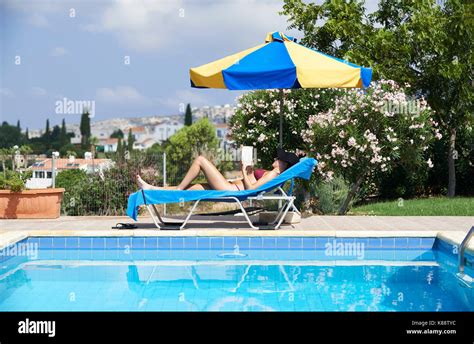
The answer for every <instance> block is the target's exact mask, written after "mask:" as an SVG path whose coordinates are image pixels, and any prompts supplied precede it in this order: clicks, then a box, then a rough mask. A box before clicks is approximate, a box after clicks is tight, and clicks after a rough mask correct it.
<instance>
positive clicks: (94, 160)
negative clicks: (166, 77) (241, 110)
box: [16, 104, 235, 188]
mask: <svg viewBox="0 0 474 344" xmlns="http://www.w3.org/2000/svg"><path fill="white" fill-rule="evenodd" d="M234 111H235V108H234V107H232V106H230V105H229V104H226V105H224V106H204V107H200V108H198V107H193V108H191V112H192V122H193V123H194V122H196V121H199V120H201V119H203V118H207V119H208V120H209V122H210V123H211V125H212V126H213V127H214V128H215V136H216V138H217V140H218V146H219V148H220V149H221V150H222V151H223V152H224V153H227V152H228V151H229V150H230V149H231V147H232V143H233V142H232V141H231V140H230V138H229V137H228V123H229V121H230V118H231V117H232V115H233V114H234ZM184 126H185V114H178V115H170V116H149V117H129V118H112V119H106V120H101V121H91V123H90V137H93V138H96V144H95V145H94V149H95V152H96V153H95V154H92V152H89V151H86V152H84V156H76V155H74V154H71V155H67V156H65V157H59V156H58V157H56V158H55V159H54V162H53V157H52V156H50V155H48V154H32V155H29V156H28V157H27V158H26V159H24V158H22V157H19V158H18V161H17V163H16V165H17V167H19V168H22V169H24V170H30V171H31V172H32V175H31V178H29V179H28V180H27V181H26V186H27V187H28V188H48V187H51V186H52V185H53V184H54V181H53V180H54V179H53V173H52V169H53V168H54V170H55V171H56V174H57V173H59V172H61V171H65V170H75V169H77V170H82V171H84V172H85V173H102V172H103V171H105V170H107V169H108V168H110V167H111V166H113V164H114V161H113V159H110V158H108V157H103V156H98V153H100V152H101V153H116V152H117V150H118V149H119V145H120V142H119V141H121V139H122V138H119V137H114V133H118V132H121V133H123V136H124V138H123V139H124V142H123V143H124V144H125V145H127V143H128V142H127V139H129V138H130V137H131V138H132V139H133V143H132V147H133V148H132V149H133V150H137V151H145V150H147V149H149V148H151V147H152V146H153V145H162V144H163V143H164V142H166V141H168V140H169V139H170V137H171V136H173V135H174V134H176V133H177V132H178V131H179V130H180V129H182V128H183V127H184ZM65 128H66V132H67V134H68V135H69V136H70V144H71V145H73V146H77V147H80V146H81V144H82V143H83V142H84V141H83V137H82V135H81V129H80V124H77V123H72V124H67V125H65ZM44 135H45V130H44V129H40V130H29V132H28V136H29V138H30V139H35V138H38V139H39V138H41V137H44ZM127 147H128V146H127ZM53 163H54V166H53Z"/></svg>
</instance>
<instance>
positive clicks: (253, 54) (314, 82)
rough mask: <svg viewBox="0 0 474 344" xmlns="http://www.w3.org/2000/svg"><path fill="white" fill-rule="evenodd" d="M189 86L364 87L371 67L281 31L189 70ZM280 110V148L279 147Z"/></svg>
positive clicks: (261, 88) (257, 88)
mask: <svg viewBox="0 0 474 344" xmlns="http://www.w3.org/2000/svg"><path fill="white" fill-rule="evenodd" d="M190 78H191V87H197V88H223V89H229V90H264V89H279V90H280V108H281V109H283V101H284V93H283V90H284V89H292V88H356V87H357V88H363V87H367V86H369V84H370V81H371V78H372V69H371V68H365V67H361V66H358V65H355V64H353V63H350V62H347V61H344V60H341V59H338V58H335V57H332V56H329V55H327V54H324V53H322V52H319V51H317V50H314V49H310V48H308V47H305V46H303V45H301V44H298V43H297V42H296V39H294V38H293V37H290V36H287V35H285V34H283V33H281V32H271V33H269V34H268V35H267V37H266V39H265V43H263V44H260V45H257V46H255V47H253V48H250V49H247V50H244V51H241V52H239V53H236V54H233V55H230V56H227V57H224V58H222V59H219V60H217V61H214V62H210V63H207V64H205V65H202V66H199V67H195V68H191V69H190ZM282 123H283V120H282V112H281V111H280V147H281V146H282V131H283V127H282Z"/></svg>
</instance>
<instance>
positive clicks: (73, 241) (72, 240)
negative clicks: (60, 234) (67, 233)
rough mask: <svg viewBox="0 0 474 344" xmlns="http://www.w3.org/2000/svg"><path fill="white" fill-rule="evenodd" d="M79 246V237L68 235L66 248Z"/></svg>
mask: <svg viewBox="0 0 474 344" xmlns="http://www.w3.org/2000/svg"><path fill="white" fill-rule="evenodd" d="M78 247H79V237H67V238H66V248H68V249H77V248H78Z"/></svg>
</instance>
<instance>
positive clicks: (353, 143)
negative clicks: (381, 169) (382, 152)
mask: <svg viewBox="0 0 474 344" xmlns="http://www.w3.org/2000/svg"><path fill="white" fill-rule="evenodd" d="M356 143H357V142H356V139H355V138H353V137H350V138H349V140H348V141H347V144H348V145H349V147H352V146H355V144H356Z"/></svg>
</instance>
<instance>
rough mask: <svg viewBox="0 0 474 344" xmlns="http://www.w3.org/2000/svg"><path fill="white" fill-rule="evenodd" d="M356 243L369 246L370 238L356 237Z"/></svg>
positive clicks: (365, 246)
mask: <svg viewBox="0 0 474 344" xmlns="http://www.w3.org/2000/svg"><path fill="white" fill-rule="evenodd" d="M355 243H356V244H359V245H360V246H361V247H364V248H368V247H369V238H355Z"/></svg>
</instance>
